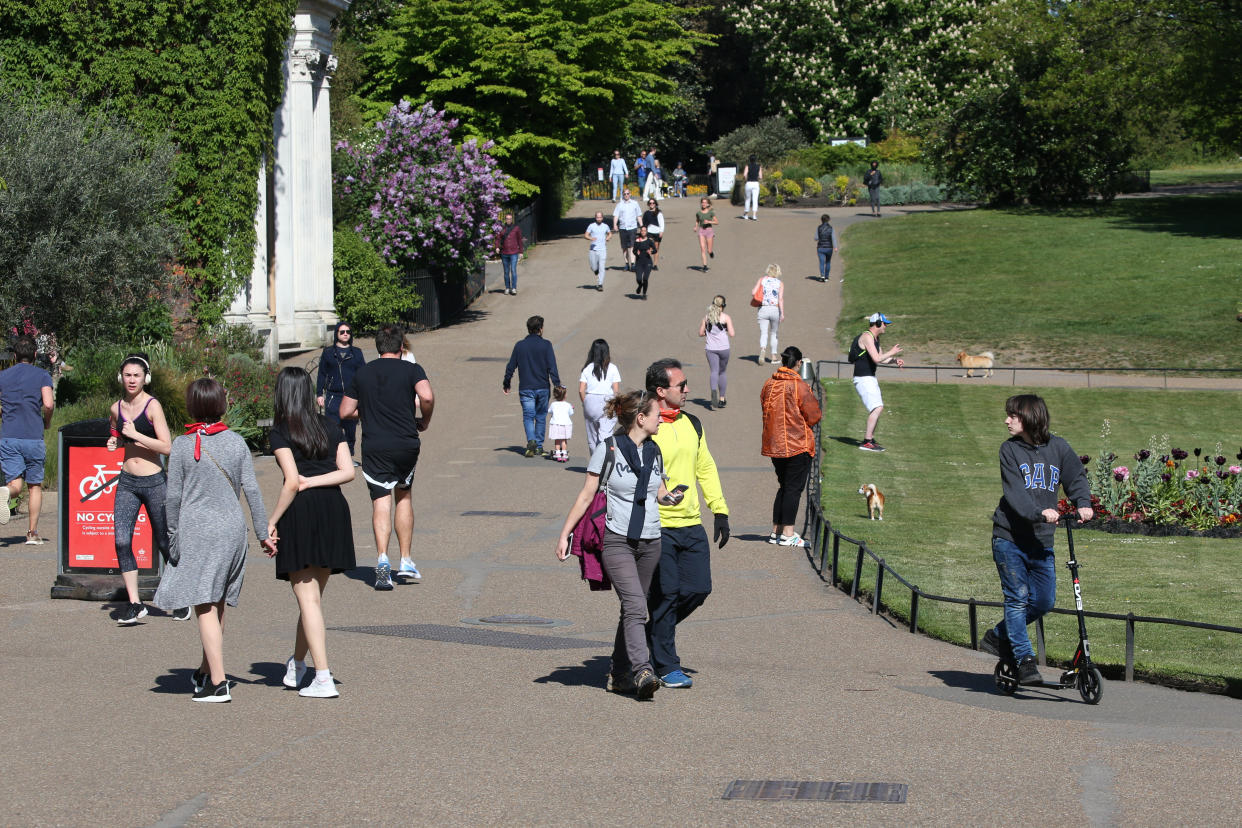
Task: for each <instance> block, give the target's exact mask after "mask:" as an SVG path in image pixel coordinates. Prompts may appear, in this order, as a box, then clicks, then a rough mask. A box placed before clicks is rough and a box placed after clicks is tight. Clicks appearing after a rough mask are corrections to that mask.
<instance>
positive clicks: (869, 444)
mask: <svg viewBox="0 0 1242 828" xmlns="http://www.w3.org/2000/svg"><path fill="white" fill-rule="evenodd" d="M859 448H860V449H862V450H863V451H884V446H882V445H880V444H879V443H877V442H876V441H875V440H863V443H862V445H861V446H859Z"/></svg>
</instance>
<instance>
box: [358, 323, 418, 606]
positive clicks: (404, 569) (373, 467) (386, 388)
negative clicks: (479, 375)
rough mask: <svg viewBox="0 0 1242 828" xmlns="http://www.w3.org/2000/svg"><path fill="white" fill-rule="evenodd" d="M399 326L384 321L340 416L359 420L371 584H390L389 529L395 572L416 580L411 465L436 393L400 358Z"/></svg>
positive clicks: (387, 587) (380, 586)
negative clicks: (373, 355) (371, 543)
mask: <svg viewBox="0 0 1242 828" xmlns="http://www.w3.org/2000/svg"><path fill="white" fill-rule="evenodd" d="M402 333H403V332H402V330H401V329H400V328H399V327H397V326H396V325H384V326H382V327H381V328H380V329H379V331H378V332H377V333H376V334H375V349H376V350H377V351H379V358H378V359H373V360H371V361H370V362H368V363H367V364H366V365H364V366H362V367H361V368H359V369H358V373H356V374H354V378H353V380H352V381H351V382H350V384H349V387H348V388H346V389H345V397H344V399H343V400H342V401H341V419H343V420H348V419H352V418H358V419H360V420H361V421H362V477H363V479H364V480H366V482H367V492H368V493H369V494H370V495H371V529H372V531H373V532H374V533H375V549H376V561H375V584H374V586H375V589H376V590H380V591H385V592H386V591H388V590H391V589H392V588H393V580H392V579H393V572H392V565H391V564H390V563H389V561H388V544H389V542H390V540H391V535H392V533H393V530H394V529H395V530H396V533H397V548H398V549H399V550H400V552H401V563H400V565H399V567H398V569H397V573H396V577H397V578H398V579H400V580H402V581H411V580H413V581H418V580H421V579H422V577H423V576H422V573H420V572H419V571H418V566H417V565H415V563H414V559H413V557H412V555H411V549H412V546H413V542H414V497H413V494H412V493H411V491H410V487H411V486H412V485H414V469H415V468H416V467H417V466H418V455H419V453H420V452H421V451H422V438H421V437H420V436H419V435H420V434H421V433H422V432H424V431H426V430H427V428H428V426H430V425H431V415H432V413H433V412H434V410H435V404H436V400H435V393H434V392H433V391H432V389H431V381H430V380H429V379H427V372H426V370H424V369H423V366H422V365H420V364H418V363H410V362H406V361H405V360H404V359H402V358H401V343H402Z"/></svg>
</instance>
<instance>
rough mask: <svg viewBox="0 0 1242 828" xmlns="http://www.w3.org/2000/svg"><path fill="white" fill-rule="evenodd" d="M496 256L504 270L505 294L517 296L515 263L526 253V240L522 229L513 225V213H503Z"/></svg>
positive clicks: (497, 236)
mask: <svg viewBox="0 0 1242 828" xmlns="http://www.w3.org/2000/svg"><path fill="white" fill-rule="evenodd" d="M495 247H496V255H497V256H499V257H500V263H501V264H502V265H503V266H504V268H505V293H506V294H508V295H509V296H516V295H517V263H518V259H520V258H521V257H522V254H523V253H525V252H526V239H524V238H522V228H521V227H518V226H517V225H516V224H514V223H513V213H505V223H504V226H503V227H501V228H500V232H499V233H497V234H496V245H495Z"/></svg>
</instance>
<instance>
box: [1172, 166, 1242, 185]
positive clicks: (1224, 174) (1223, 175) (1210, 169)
mask: <svg viewBox="0 0 1242 828" xmlns="http://www.w3.org/2000/svg"><path fill="white" fill-rule="evenodd" d="M1222 181H1242V165H1240V164H1191V165H1188V166H1185V167H1171V168H1169V169H1167V170H1152V171H1151V183H1152V186H1153V187H1169V186H1175V185H1178V184H1209V183H1219V182H1222Z"/></svg>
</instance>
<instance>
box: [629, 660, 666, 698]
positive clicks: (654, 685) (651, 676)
mask: <svg viewBox="0 0 1242 828" xmlns="http://www.w3.org/2000/svg"><path fill="white" fill-rule="evenodd" d="M634 685H635V687H637V688H638V689H637V691H636V693H635V695H637V696H638V700H639V701H648V700H649V699H650V698H651V697H652V696H654V695H655V692H656V691H657V690H659V689H660V680H659V679H658V678H656V674H655V673H654V672H652V670H651V668H650V667H644V668H643V669H641V670H639V671H638V673H637V674H636V675H635V676H634Z"/></svg>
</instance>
